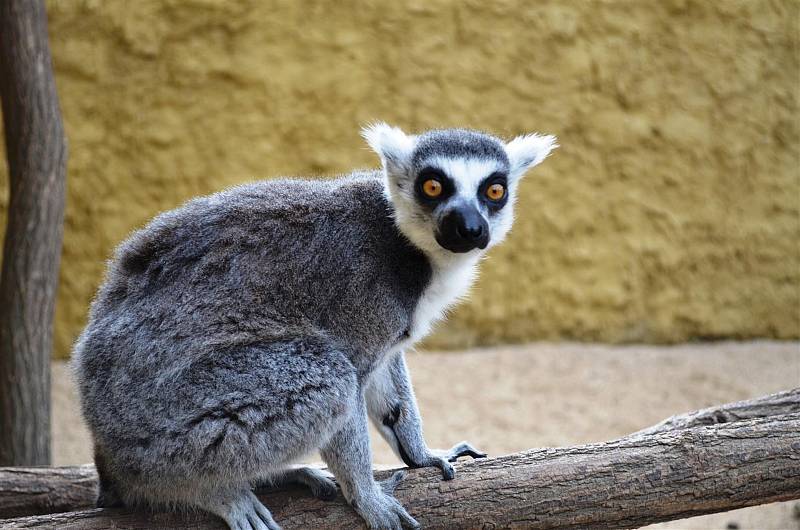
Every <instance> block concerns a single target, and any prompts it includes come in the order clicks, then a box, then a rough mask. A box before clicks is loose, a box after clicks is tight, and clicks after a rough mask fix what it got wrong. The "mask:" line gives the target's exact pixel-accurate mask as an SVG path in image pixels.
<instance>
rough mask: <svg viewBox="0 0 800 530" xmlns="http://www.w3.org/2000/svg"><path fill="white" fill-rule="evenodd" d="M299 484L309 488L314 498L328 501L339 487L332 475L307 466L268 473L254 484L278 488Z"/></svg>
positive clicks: (262, 487) (261, 486)
mask: <svg viewBox="0 0 800 530" xmlns="http://www.w3.org/2000/svg"><path fill="white" fill-rule="evenodd" d="M296 484H300V485H302V486H307V487H308V488H309V489H310V490H311V495H313V496H314V497H315V498H317V499H320V500H323V501H330V500H333V499H335V498H336V494H337V493H338V492H339V488H337V487H336V482H334V480H333V475H332V474H331V473H328V472H327V471H323V470H322V469H317V468H314V467H308V466H293V467H290V468H288V469H286V470H285V471H281V472H278V473H276V474H274V475H270V476H269V477H268V478H266V479H264V480H261V481H259V482H258V483H257V484H256V488H257V489H271V488H280V487H283V486H288V485H296Z"/></svg>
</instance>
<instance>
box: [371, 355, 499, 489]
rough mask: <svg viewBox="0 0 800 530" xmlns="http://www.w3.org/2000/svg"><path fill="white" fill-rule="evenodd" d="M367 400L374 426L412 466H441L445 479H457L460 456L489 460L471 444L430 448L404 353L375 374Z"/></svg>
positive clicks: (387, 362) (400, 456) (397, 453)
mask: <svg viewBox="0 0 800 530" xmlns="http://www.w3.org/2000/svg"><path fill="white" fill-rule="evenodd" d="M366 398H367V408H368V410H369V416H370V418H371V419H372V421H373V423H374V424H375V425H376V427H377V428H378V430H379V431H380V433H381V435H382V436H383V437H384V439H386V441H387V442H388V443H389V445H390V446H391V447H392V449H393V450H394V452H395V454H396V455H397V456H398V457H399V458H400V459H401V460H402V461H403V462H405V464H406V465H407V466H408V467H411V468H417V467H438V468H439V469H441V470H442V477H443V478H444V479H445V480H451V479H452V478H453V477H455V470H454V469H453V466H452V465H450V462H455V461H456V459H458V457H460V456H471V457H472V458H485V457H486V453H484V452H482V451H478V450H477V449H475V448H474V447H472V446H471V445H470V444H468V443H467V442H461V443H459V444H456V445H454V446H453V447H452V448H451V449H450V450H449V451H435V450H431V449H429V448H428V446H427V445H426V444H425V440H424V438H423V437H422V420H421V419H420V415H419V409H418V408H417V400H416V398H415V397H414V390H413V389H412V387H411V380H410V378H409V376H408V369H407V368H406V361H405V357H404V355H403V354H402V353H397V354H395V355H394V356H393V357H392V358H391V359H387V360H386V363H385V364H384V366H382V367H381V368H380V369H379V370H377V371H376V372H375V373H374V374H373V375H372V378H371V379H370V381H369V385H368V386H367V393H366Z"/></svg>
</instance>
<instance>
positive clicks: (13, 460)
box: [0, 0, 67, 465]
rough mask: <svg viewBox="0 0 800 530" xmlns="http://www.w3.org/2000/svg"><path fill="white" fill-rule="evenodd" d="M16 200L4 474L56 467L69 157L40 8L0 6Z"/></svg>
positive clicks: (3, 325) (1, 388)
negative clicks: (56, 336)
mask: <svg viewBox="0 0 800 530" xmlns="http://www.w3.org/2000/svg"><path fill="white" fill-rule="evenodd" d="M0 98H1V99H2V108H3V125H4V130H5V143H6V155H7V158H8V169H9V180H10V198H9V206H8V223H7V225H6V235H5V243H4V246H3V266H2V272H0V465H42V464H49V463H50V355H51V349H52V327H53V311H54V307H55V295H56V287H57V285H58V267H59V260H60V256H61V239H62V230H63V219H64V187H65V172H66V160H67V149H66V142H65V139H64V128H63V125H62V122H61V112H60V110H59V106H58V96H57V94H56V86H55V81H54V80H53V71H52V64H51V59H50V49H49V46H48V39H47V18H46V13H45V8H44V2H43V1H42V0H2V1H0Z"/></svg>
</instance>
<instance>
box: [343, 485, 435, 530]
mask: <svg viewBox="0 0 800 530" xmlns="http://www.w3.org/2000/svg"><path fill="white" fill-rule="evenodd" d="M405 476H406V474H405V472H404V471H398V472H396V473H394V474H393V475H392V476H391V477H389V478H388V479H386V480H383V481H381V482H380V483H379V486H380V488H379V489H377V490H376V491H375V492H374V493H373V494H372V495H370V496H367V497H362V498H361V499H358V500H357V501H353V502H351V504H352V506H353V508H354V509H355V510H356V511H357V512H358V514H359V515H360V516H361V517H362V518H363V519H364V521H365V522H366V523H367V527H368V528H370V529H373V530H402V529H403V528H421V526H420V524H419V523H418V522H417V521H416V520H415V519H414V518H413V517H411V516H410V515H409V514H408V512H407V511H406V509H405V508H403V505H402V504H400V502H399V501H398V500H397V499H395V498H394V496H393V493H394V490H395V489H396V488H397V485H398V484H400V482H402V481H403V478H405Z"/></svg>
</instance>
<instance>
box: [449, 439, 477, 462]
mask: <svg viewBox="0 0 800 530" xmlns="http://www.w3.org/2000/svg"><path fill="white" fill-rule="evenodd" d="M443 456H444V458H446V459H447V461H448V462H455V461H456V460H458V458H459V457H461V456H471V457H472V458H486V457H487V454H486V453H484V452H483V451H478V450H477V449H475V448H474V447H472V445H471V444H469V443H467V442H461V443H458V444H456V445H454V446H453V447H452V448H451V449H450V450H449V451H447V452H446V453H445V454H444V455H443Z"/></svg>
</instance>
